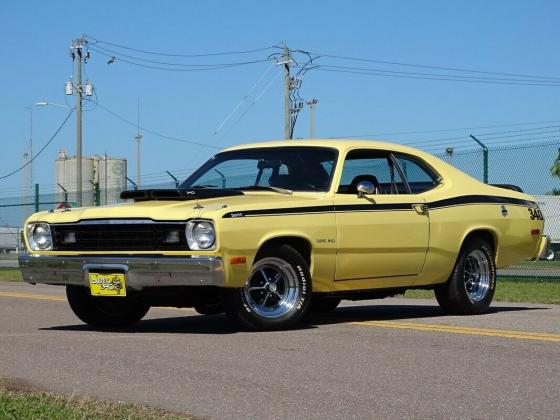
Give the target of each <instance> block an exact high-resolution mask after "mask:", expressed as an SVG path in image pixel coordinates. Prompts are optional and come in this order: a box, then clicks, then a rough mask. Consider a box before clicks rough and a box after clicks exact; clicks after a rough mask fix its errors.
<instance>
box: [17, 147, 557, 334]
mask: <svg viewBox="0 0 560 420" xmlns="http://www.w3.org/2000/svg"><path fill="white" fill-rule="evenodd" d="M121 197H122V198H123V199H128V200H129V202H128V203H124V204H119V205H113V206H102V207H92V208H77V209H62V210H55V211H49V212H42V213H36V214H34V215H32V216H31V217H30V218H29V219H28V220H27V221H26V226H25V242H26V246H27V251H28V253H27V254H24V255H22V256H20V266H21V269H22V273H23V277H24V279H25V281H27V282H29V283H47V284H59V285H66V292H67V296H68V301H69V303H70V306H71V308H72V310H73V311H74V313H75V314H76V315H77V316H78V317H79V318H80V319H81V320H82V321H84V322H86V323H88V324H91V325H94V326H103V327H108V326H109V327H110V326H123V325H128V324H132V323H135V322H137V321H139V320H140V319H141V318H142V317H143V316H144V315H145V314H146V312H147V311H148V309H149V308H150V306H176V307H194V308H195V309H196V310H197V311H198V312H200V313H203V314H211V313H220V312H226V313H227V314H228V315H229V316H230V317H231V318H233V319H234V320H236V321H238V322H240V323H241V325H243V326H245V327H247V328H251V329H280V328H286V327H289V326H291V325H293V324H294V323H295V322H297V321H299V320H301V319H302V318H303V317H304V316H305V314H306V313H307V312H308V311H310V310H311V311H313V310H315V311H328V310H332V309H334V308H335V307H336V306H337V305H338V304H339V302H340V300H341V299H350V300H357V299H373V298H383V297H387V296H392V295H395V294H399V293H403V292H404V291H405V290H406V289H409V288H423V289H434V290H435V294H436V297H437V300H438V302H439V304H440V306H441V307H442V309H443V310H444V311H445V312H446V313H453V314H478V313H482V312H484V311H486V310H487V309H488V307H489V306H490V303H491V301H492V298H493V295H494V290H495V288H496V268H499V267H504V266H507V265H510V264H513V263H516V262H519V261H522V260H526V259H532V258H538V257H539V256H542V255H544V254H545V253H546V251H547V247H548V243H549V240H548V238H547V237H545V236H543V235H542V231H543V225H544V221H543V215H542V212H541V211H540V209H539V207H538V206H537V204H536V203H535V200H534V198H533V197H531V196H529V195H527V194H524V193H522V192H521V191H520V190H519V189H518V188H516V187H514V186H507V185H502V186H491V185H486V184H483V183H481V182H479V181H477V180H475V179H474V178H471V177H470V176H468V175H466V174H464V173H463V172H461V171H459V170H457V169H456V168H454V167H453V166H450V165H448V164H447V163H445V162H443V161H441V160H439V159H437V158H436V157H434V156H432V155H430V154H428V153H425V152H422V151H420V150H416V149H413V148H410V147H405V146H400V145H396V144H389V143H381V142H374V141H351V140H293V141H276V142H265V143H256V144H248V145H243V146H237V147H232V148H228V149H226V150H224V151H222V152H220V153H218V154H217V155H216V156H214V157H213V158H211V159H210V160H209V161H208V162H206V163H205V164H204V165H202V167H201V168H200V169H198V170H196V171H195V172H194V173H193V174H192V175H191V176H189V177H188V178H187V179H186V180H185V181H184V182H183V183H182V184H181V185H180V187H179V188H177V189H173V190H140V191H124V192H123V193H122V195H121Z"/></svg>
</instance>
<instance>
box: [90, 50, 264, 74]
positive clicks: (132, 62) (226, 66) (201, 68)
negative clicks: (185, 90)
mask: <svg viewBox="0 0 560 420" xmlns="http://www.w3.org/2000/svg"><path fill="white" fill-rule="evenodd" d="M90 49H91V50H93V51H95V52H97V53H98V54H101V55H104V56H105V57H109V58H115V55H111V54H107V53H105V52H103V51H101V50H98V49H96V48H94V47H90ZM118 61H122V62H124V63H127V64H131V65H133V66H138V67H144V68H148V69H152V70H166V71H174V72H192V71H210V70H221V69H227V68H232V67H239V66H244V65H248V64H255V63H264V62H266V61H268V60H255V61H251V62H245V63H238V64H236V63H232V64H224V65H217V66H213V67H200V68H194V69H192V68H170V67H162V66H155V65H154V66H152V65H148V64H142V63H136V62H134V61H130V60H125V59H124V58H118Z"/></svg>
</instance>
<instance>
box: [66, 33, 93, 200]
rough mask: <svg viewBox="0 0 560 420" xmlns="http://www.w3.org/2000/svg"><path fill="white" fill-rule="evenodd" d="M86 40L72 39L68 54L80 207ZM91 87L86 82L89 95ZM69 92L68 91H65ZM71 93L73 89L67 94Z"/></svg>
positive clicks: (86, 58) (86, 55) (77, 197)
mask: <svg viewBox="0 0 560 420" xmlns="http://www.w3.org/2000/svg"><path fill="white" fill-rule="evenodd" d="M86 45H87V41H86V39H85V38H84V36H82V37H81V38H78V39H75V40H74V41H72V46H71V47H70V56H71V57H72V60H74V61H75V62H76V86H75V90H76V204H77V206H78V207H82V102H83V93H84V87H83V86H82V60H84V61H85V62H87V60H88V59H89V51H84V50H85V47H86ZM92 90H93V88H92V87H91V85H90V84H89V81H88V82H87V86H86V95H88V96H90V95H91V93H92ZM66 93H67V94H68V93H69V92H68V91H67V92H66ZM72 93H73V89H72V90H71V91H70V93H69V94H72Z"/></svg>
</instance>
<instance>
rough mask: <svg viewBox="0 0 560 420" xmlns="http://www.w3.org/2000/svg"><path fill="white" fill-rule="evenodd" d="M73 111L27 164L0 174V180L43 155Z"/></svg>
mask: <svg viewBox="0 0 560 420" xmlns="http://www.w3.org/2000/svg"><path fill="white" fill-rule="evenodd" d="M72 112H74V110H73V109H72V110H70V112H69V113H68V115H67V116H66V118H64V121H62V124H60V126H59V127H58V128H57V129H56V131H55V132H54V134H53V135H52V137H51V138H50V139H49V141H47V142H46V143H45V145H44V146H43V147H42V148H41V150H39V152H37V153H36V154H35V155H34V156H33V157H32V158H31V159H29V160H28V161H27V162H25V164H23V165H22V166H20V167H19V168H17V169H15V170H13V171H12V172H10V173H8V174H6V175H3V176H0V180H1V179H6V178H8V177H10V176H12V175H15V174H17V173H18V172H19V171H21V170H22V169H24V168H25V167H27V166H28V165H30V164H31V162H33V161H34V160H35V159H36V158H38V157H39V155H41V153H42V152H43V150H45V149H46V148H47V146H48V145H49V144H51V143H52V142H53V140H54V139H55V138H56V136H57V135H58V133H59V132H60V130H62V127H64V125H65V124H66V122H67V121H68V119H69V118H70V115H72Z"/></svg>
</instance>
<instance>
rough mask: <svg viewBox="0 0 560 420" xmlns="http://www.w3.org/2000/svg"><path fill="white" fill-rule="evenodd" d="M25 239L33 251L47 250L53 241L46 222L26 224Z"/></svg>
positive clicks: (50, 247)
mask: <svg viewBox="0 0 560 420" xmlns="http://www.w3.org/2000/svg"><path fill="white" fill-rule="evenodd" d="M27 241H28V242H29V246H30V247H31V249H32V250H33V251H49V250H51V249H52V246H53V242H52V236H51V228H50V226H49V225H48V223H30V224H28V225H27Z"/></svg>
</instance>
